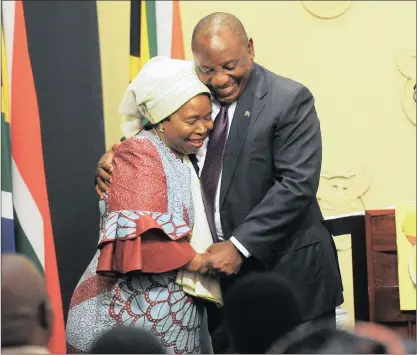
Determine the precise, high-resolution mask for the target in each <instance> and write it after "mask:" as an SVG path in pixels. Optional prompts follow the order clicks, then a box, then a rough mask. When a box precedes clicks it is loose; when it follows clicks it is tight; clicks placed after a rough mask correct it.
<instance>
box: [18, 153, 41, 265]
mask: <svg viewBox="0 0 417 355" xmlns="http://www.w3.org/2000/svg"><path fill="white" fill-rule="evenodd" d="M12 176H13V201H14V208H15V210H16V218H17V219H18V220H19V223H20V225H21V227H22V229H23V232H24V233H25V234H26V237H27V238H28V240H29V243H30V244H31V245H32V248H33V250H34V251H35V254H36V256H37V258H38V260H39V262H40V263H41V265H42V268H43V269H44V270H45V244H44V228H43V219H42V215H41V213H40V211H39V209H38V206H37V205H36V202H35V200H34V199H33V197H32V195H31V193H30V191H29V189H28V188H27V186H26V184H25V182H24V181H23V179H22V176H21V175H20V172H19V169H18V167H17V165H16V163H15V161H14V160H13V161H12Z"/></svg>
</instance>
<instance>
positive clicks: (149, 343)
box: [91, 327, 165, 354]
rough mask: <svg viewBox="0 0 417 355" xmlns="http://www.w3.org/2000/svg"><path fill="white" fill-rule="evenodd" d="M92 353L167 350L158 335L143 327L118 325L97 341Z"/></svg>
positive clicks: (163, 351) (153, 352)
mask: <svg viewBox="0 0 417 355" xmlns="http://www.w3.org/2000/svg"><path fill="white" fill-rule="evenodd" d="M91 354H165V350H164V348H163V347H162V345H161V343H160V342H159V340H158V339H157V338H156V337H154V336H153V335H152V334H150V333H148V332H146V331H144V330H142V329H139V328H128V327H116V328H113V329H111V330H109V331H108V332H105V333H103V334H102V335H101V336H100V337H99V338H98V339H97V340H96V341H95V343H94V344H93V347H92V349H91Z"/></svg>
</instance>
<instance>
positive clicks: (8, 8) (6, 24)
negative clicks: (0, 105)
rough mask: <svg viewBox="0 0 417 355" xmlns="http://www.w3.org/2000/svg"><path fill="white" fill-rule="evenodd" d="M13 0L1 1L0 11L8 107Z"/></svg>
mask: <svg viewBox="0 0 417 355" xmlns="http://www.w3.org/2000/svg"><path fill="white" fill-rule="evenodd" d="M15 6H16V4H15V2H14V1H2V2H1V10H2V11H1V12H2V14H1V15H2V18H1V19H2V23H3V30H4V42H5V46H6V58H7V59H6V61H7V63H6V64H7V74H8V75H7V78H8V80H9V83H8V84H9V88H8V90H9V107H11V99H12V97H11V96H12V64H13V61H12V57H13V36H14V12H15ZM9 114H10V112H9Z"/></svg>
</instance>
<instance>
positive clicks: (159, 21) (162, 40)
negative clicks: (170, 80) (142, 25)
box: [155, 0, 173, 58]
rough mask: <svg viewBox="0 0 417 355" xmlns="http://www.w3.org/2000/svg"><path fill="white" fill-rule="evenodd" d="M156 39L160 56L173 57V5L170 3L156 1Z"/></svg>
mask: <svg viewBox="0 0 417 355" xmlns="http://www.w3.org/2000/svg"><path fill="white" fill-rule="evenodd" d="M155 13H156V38H157V41H158V55H163V56H165V57H168V58H170V57H171V46H172V22H173V4H172V0H170V1H155Z"/></svg>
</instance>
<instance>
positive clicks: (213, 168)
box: [200, 105, 229, 239]
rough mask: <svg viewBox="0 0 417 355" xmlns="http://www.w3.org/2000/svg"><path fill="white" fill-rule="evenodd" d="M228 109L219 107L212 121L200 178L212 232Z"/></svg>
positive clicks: (215, 236)
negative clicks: (212, 124) (211, 129)
mask: <svg viewBox="0 0 417 355" xmlns="http://www.w3.org/2000/svg"><path fill="white" fill-rule="evenodd" d="M228 108H229V106H228V105H224V106H221V108H220V112H219V113H218V114H217V116H216V119H215V120H214V126H213V131H212V132H211V134H210V137H209V141H208V144H207V152H206V159H205V161H204V166H203V170H202V171H201V176H200V181H201V188H202V192H203V199H204V205H205V208H206V213H207V219H208V222H209V224H210V225H211V227H212V228H211V229H212V232H213V230H215V223H214V211H215V207H214V204H215V199H216V191H217V186H218V184H219V178H220V172H221V170H222V165H223V154H224V149H225V147H226V141H227V133H228V125H229V118H228V115H227V111H228ZM213 238H215V239H217V235H213Z"/></svg>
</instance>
